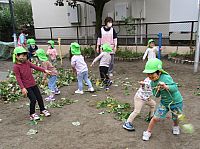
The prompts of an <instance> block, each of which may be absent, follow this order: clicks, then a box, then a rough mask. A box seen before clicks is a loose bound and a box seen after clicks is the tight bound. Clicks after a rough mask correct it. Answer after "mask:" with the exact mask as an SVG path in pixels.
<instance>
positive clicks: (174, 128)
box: [172, 126, 180, 135]
mask: <svg viewBox="0 0 200 149" xmlns="http://www.w3.org/2000/svg"><path fill="white" fill-rule="evenodd" d="M172 133H173V135H179V134H180V128H179V126H173V128H172Z"/></svg>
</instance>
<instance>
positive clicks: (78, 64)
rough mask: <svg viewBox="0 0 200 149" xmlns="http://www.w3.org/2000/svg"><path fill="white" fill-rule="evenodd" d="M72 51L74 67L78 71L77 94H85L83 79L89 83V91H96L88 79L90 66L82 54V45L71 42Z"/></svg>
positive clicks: (72, 64)
mask: <svg viewBox="0 0 200 149" xmlns="http://www.w3.org/2000/svg"><path fill="white" fill-rule="evenodd" d="M70 52H71V54H72V55H73V56H72V58H71V66H72V69H73V70H75V71H76V73H77V80H78V90H76V91H75V93H76V94H83V93H84V92H83V80H84V81H85V82H86V83H87V85H88V91H90V92H94V88H93V87H92V83H91V81H90V80H89V79H88V67H87V64H86V63H85V61H84V57H83V56H82V55H81V49H80V45H79V44H78V43H76V42H73V43H71V45H70Z"/></svg>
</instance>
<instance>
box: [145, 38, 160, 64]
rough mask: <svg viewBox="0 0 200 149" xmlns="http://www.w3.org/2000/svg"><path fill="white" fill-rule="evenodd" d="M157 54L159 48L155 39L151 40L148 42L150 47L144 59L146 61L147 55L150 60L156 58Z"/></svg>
mask: <svg viewBox="0 0 200 149" xmlns="http://www.w3.org/2000/svg"><path fill="white" fill-rule="evenodd" d="M157 52H158V48H157V47H156V46H155V41H154V40H153V39H150V40H149V41H148V46H147V49H146V51H145V53H144V56H143V58H142V59H143V60H145V59H146V57H147V55H148V60H149V59H153V58H156V53H157Z"/></svg>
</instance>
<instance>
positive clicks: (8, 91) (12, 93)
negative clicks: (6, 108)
mask: <svg viewBox="0 0 200 149" xmlns="http://www.w3.org/2000/svg"><path fill="white" fill-rule="evenodd" d="M21 97H22V95H21V90H20V88H19V86H18V85H17V81H16V78H15V75H14V74H13V72H12V71H10V72H9V75H8V79H7V80H6V81H2V82H1V83H0V98H1V99H2V100H3V101H6V102H14V101H17V100H19V99H20V98H21Z"/></svg>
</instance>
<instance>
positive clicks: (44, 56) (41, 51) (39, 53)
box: [36, 49, 48, 62]
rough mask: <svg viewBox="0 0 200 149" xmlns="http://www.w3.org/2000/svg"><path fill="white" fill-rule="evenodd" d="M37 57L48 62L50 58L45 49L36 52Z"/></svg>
mask: <svg viewBox="0 0 200 149" xmlns="http://www.w3.org/2000/svg"><path fill="white" fill-rule="evenodd" d="M36 56H37V57H38V58H39V60H40V61H43V62H45V61H48V57H47V55H46V53H45V51H44V50H43V49H38V50H37V51H36Z"/></svg>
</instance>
